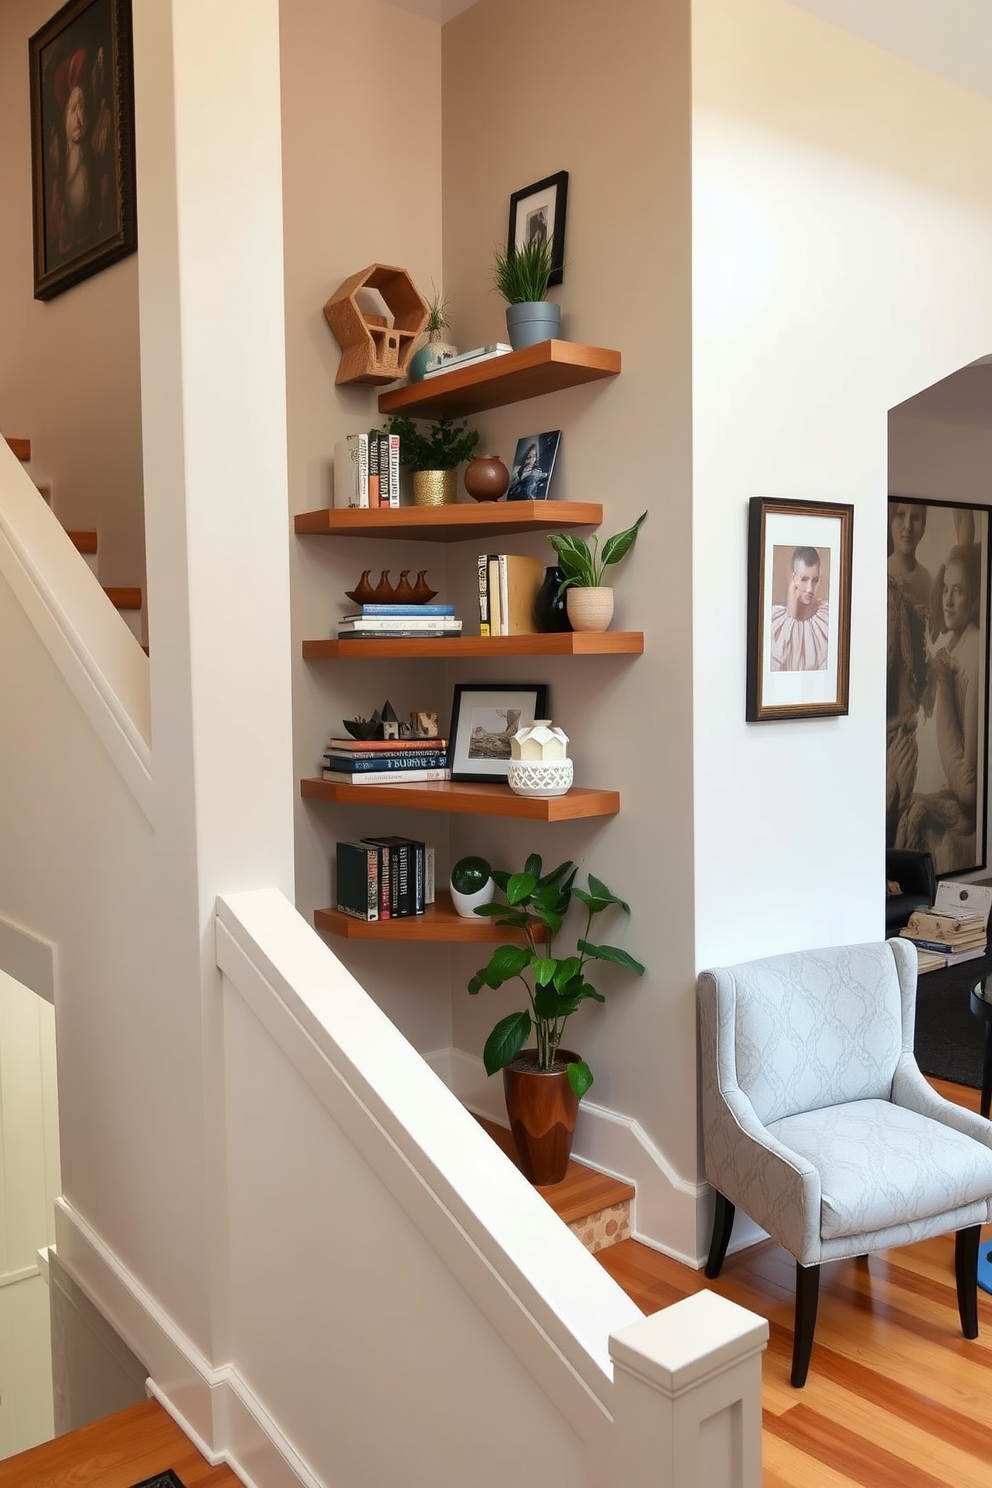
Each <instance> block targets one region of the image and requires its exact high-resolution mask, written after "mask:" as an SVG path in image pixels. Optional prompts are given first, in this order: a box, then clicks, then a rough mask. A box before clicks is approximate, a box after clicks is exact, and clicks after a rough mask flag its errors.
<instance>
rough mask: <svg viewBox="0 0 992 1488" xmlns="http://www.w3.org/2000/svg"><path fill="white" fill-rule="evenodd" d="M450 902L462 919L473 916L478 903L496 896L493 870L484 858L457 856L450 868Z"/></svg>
mask: <svg viewBox="0 0 992 1488" xmlns="http://www.w3.org/2000/svg"><path fill="white" fill-rule="evenodd" d="M449 887H450V890H451V902H452V904H453V905H454V907H455V913H456V914H459V915H461V916H462V918H463V919H466V920H470V919H473V918H474V917H475V911H476V909H477V908H478V906H479V905H480V904H490V903H491V902H492V900H493V899H494V898H495V897H496V884H495V882H494V881H493V870H492V868H491V867H490V866H489V864H488V862H487V861H486V859H485V858H479V857H468V858H459V859H458V862H457V863H456V864H455V866H454V867H453V868H452V870H451V880H450V885H449Z"/></svg>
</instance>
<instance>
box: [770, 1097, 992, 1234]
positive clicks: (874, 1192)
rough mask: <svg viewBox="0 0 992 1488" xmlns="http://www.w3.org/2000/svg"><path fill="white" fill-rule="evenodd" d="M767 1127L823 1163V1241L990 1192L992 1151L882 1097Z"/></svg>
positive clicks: (907, 1220) (866, 1231)
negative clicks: (881, 1098)
mask: <svg viewBox="0 0 992 1488" xmlns="http://www.w3.org/2000/svg"><path fill="white" fill-rule="evenodd" d="M768 1130H769V1131H770V1132H771V1133H772V1134H773V1136H775V1137H776V1138H777V1139H778V1140H779V1141H780V1142H783V1143H784V1144H785V1146H786V1147H789V1148H791V1150H792V1151H793V1152H795V1153H797V1154H798V1155H799V1156H800V1157H804V1158H806V1159H807V1160H808V1161H809V1162H810V1163H812V1164H813V1165H814V1167H816V1168H817V1170H818V1171H819V1174H820V1183H821V1193H822V1198H821V1208H820V1235H821V1239H823V1240H830V1239H836V1238H838V1237H840V1236H846V1235H862V1234H870V1233H871V1232H872V1231H875V1230H884V1229H886V1228H887V1227H888V1226H889V1225H895V1224H907V1223H909V1224H912V1223H913V1222H914V1221H916V1220H923V1219H929V1218H931V1217H932V1216H933V1215H936V1214H945V1213H950V1212H952V1211H953V1210H955V1209H958V1208H960V1207H962V1206H963V1205H966V1204H971V1203H975V1202H976V1201H978V1200H981V1199H987V1198H988V1197H989V1196H990V1195H992V1151H990V1150H989V1148H987V1147H983V1146H982V1144H981V1143H980V1142H976V1141H975V1140H974V1139H973V1138H972V1137H966V1136H964V1135H963V1134H962V1133H961V1132H957V1131H954V1130H953V1129H952V1128H951V1127H948V1126H942V1125H941V1124H940V1123H939V1122H937V1121H932V1120H931V1119H930V1118H929V1117H927V1116H920V1115H918V1114H917V1113H916V1112H915V1111H909V1110H906V1109H905V1107H903V1106H894V1105H892V1104H891V1103H890V1102H889V1101H884V1100H860V1101H853V1102H851V1103H850V1104H845V1105H842V1106H823V1107H821V1108H820V1109H819V1110H817V1111H805V1112H801V1113H800V1114H798V1115H795V1116H784V1117H783V1118H782V1119H781V1120H780V1121H776V1122H773V1123H772V1124H771V1125H769V1128H768Z"/></svg>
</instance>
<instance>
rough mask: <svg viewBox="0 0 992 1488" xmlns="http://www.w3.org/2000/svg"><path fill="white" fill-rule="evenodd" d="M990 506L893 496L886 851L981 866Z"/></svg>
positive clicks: (944, 865) (942, 868)
mask: <svg viewBox="0 0 992 1488" xmlns="http://www.w3.org/2000/svg"><path fill="white" fill-rule="evenodd" d="M990 516H992V509H990V508H989V507H987V506H954V505H952V504H951V503H950V502H947V501H924V500H920V499H919V498H918V497H909V496H890V497H889V527H888V562H887V570H888V572H887V591H888V600H887V616H888V649H887V656H886V666H887V670H886V679H885V680H886V685H885V701H886V720H885V845H886V847H894V848H906V849H910V850H916V851H922V852H929V853H931V854H932V855H933V862H934V868H935V869H936V872H937V875H938V877H939V876H940V875H941V874H944V873H966V872H969V871H971V870H973V869H976V868H984V867H985V863H986V852H985V841H986V817H987V811H988V804H987V803H988V764H987V761H988V668H989V578H990V572H989V518H990Z"/></svg>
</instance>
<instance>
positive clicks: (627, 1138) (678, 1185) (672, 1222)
mask: <svg viewBox="0 0 992 1488" xmlns="http://www.w3.org/2000/svg"><path fill="white" fill-rule="evenodd" d="M424 1058H425V1059H426V1060H427V1063H428V1064H429V1065H430V1066H431V1068H432V1069H433V1071H434V1073H435V1074H436V1075H437V1076H438V1078H439V1079H441V1080H443V1081H444V1083H445V1084H446V1085H447V1087H448V1089H449V1090H450V1091H451V1092H452V1094H454V1095H456V1096H457V1097H458V1099H459V1100H460V1101H461V1102H462V1104H463V1105H466V1106H467V1107H468V1109H469V1110H470V1111H474V1112H475V1113H476V1115H478V1116H485V1117H487V1118H488V1119H489V1120H490V1121H496V1122H498V1123H499V1124H500V1125H502V1126H506V1124H507V1121H506V1107H505V1106H504V1104H503V1087H502V1085H501V1084H500V1082H499V1080H497V1079H490V1078H489V1077H488V1076H487V1075H486V1071H485V1066H484V1065H483V1063H482V1060H481V1059H479V1058H477V1057H476V1056H475V1055H473V1054H466V1053H465V1052H464V1051H463V1050H461V1049H455V1048H446V1049H435V1050H433V1051H432V1052H431V1053H430V1054H425V1055H424ZM573 1154H574V1156H575V1157H576V1158H577V1159H578V1160H579V1161H580V1162H587V1163H589V1164H590V1165H591V1166H592V1167H595V1168H598V1169H599V1170H600V1171H601V1172H603V1173H609V1174H611V1176H613V1177H614V1178H622V1179H624V1180H625V1181H626V1182H627V1183H632V1184H633V1185H634V1187H635V1189H636V1191H637V1195H636V1198H635V1200H634V1204H633V1207H632V1212H631V1234H632V1236H633V1237H634V1239H636V1240H640V1241H642V1242H643V1243H644V1244H645V1245H650V1246H651V1247H652V1249H653V1250H659V1251H661V1252H662V1253H663V1254H665V1255H669V1256H671V1257H672V1258H673V1259H674V1260H678V1261H681V1262H683V1264H684V1265H687V1266H692V1267H693V1268H695V1269H696V1270H698V1269H699V1268H700V1267H701V1266H702V1264H703V1262H704V1260H705V1244H704V1243H703V1242H701V1240H700V1238H699V1237H700V1236H703V1235H708V1226H707V1225H706V1224H705V1215H706V1212H707V1210H708V1200H709V1192H710V1190H709V1185H708V1184H706V1183H691V1182H689V1181H688V1180H687V1179H685V1178H681V1177H680V1176H679V1175H678V1173H677V1172H676V1171H675V1169H674V1168H673V1166H672V1164H671V1163H670V1162H669V1161H668V1159H667V1158H666V1157H665V1154H664V1153H663V1152H662V1151H661V1149H660V1148H659V1147H658V1146H657V1145H656V1144H655V1142H654V1141H652V1139H651V1137H650V1136H649V1135H648V1134H647V1132H646V1131H645V1130H644V1128H643V1127H642V1126H641V1125H640V1123H639V1122H637V1121H635V1120H633V1119H632V1118H631V1117H629V1116H622V1115H619V1114H618V1113H617V1112H615V1111H609V1110H607V1109H606V1107H605V1106H598V1105H596V1104H595V1103H594V1102H593V1101H590V1100H588V1099H587V1100H584V1101H583V1102H582V1107H581V1117H580V1120H579V1126H578V1130H577V1131H576V1135H575V1146H574V1148H573ZM749 1243H750V1242H749Z"/></svg>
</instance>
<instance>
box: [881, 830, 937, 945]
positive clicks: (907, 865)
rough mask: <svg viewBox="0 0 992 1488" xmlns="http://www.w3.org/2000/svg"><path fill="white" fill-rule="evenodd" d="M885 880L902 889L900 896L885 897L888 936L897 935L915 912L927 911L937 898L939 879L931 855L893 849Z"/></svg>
mask: <svg viewBox="0 0 992 1488" xmlns="http://www.w3.org/2000/svg"><path fill="white" fill-rule="evenodd" d="M885 877H886V879H887V880H889V881H894V882H895V883H897V884H898V885H899V890H900V892H899V893H898V894H886V896H885V935H886V939H888V937H889V936H890V935H898V934H899V931H900V930H901V929H902V927H903V926H904V925H906V924H908V923H909V917H910V915H911V914H912V913H913V910H914V909H926V908H927V907H928V906H929V905H931V904H932V903H933V901H934V900H935V899H936V897H937V875H936V873H935V871H934V866H933V858H932V857H931V855H930V853H928V852H915V851H912V850H911V849H909V848H900V847H890V848H889V849H888V850H887V852H886V854H885Z"/></svg>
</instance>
